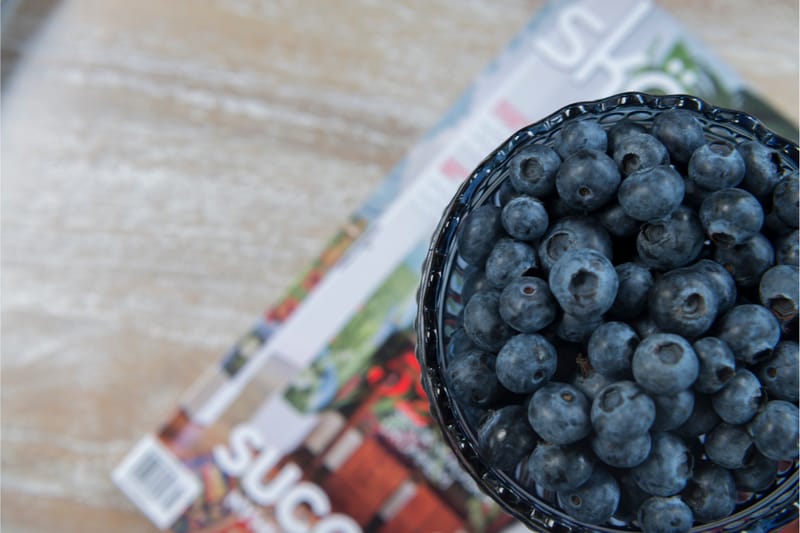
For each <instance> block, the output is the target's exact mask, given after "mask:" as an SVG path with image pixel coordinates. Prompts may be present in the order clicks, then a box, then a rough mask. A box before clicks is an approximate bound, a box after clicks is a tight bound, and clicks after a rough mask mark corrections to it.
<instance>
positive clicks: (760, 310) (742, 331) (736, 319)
mask: <svg viewBox="0 0 800 533" xmlns="http://www.w3.org/2000/svg"><path fill="white" fill-rule="evenodd" d="M717 336H718V337H719V338H720V339H722V340H723V341H725V343H726V344H727V345H728V346H730V348H731V350H732V351H733V355H734V356H735V357H736V359H737V360H738V361H742V362H744V363H746V364H752V363H755V362H757V361H758V360H759V359H763V358H765V357H767V356H769V354H770V352H772V349H773V348H775V345H776V344H778V341H779V340H780V337H781V329H780V324H779V323H778V319H776V318H775V317H774V316H773V314H772V313H771V312H770V311H769V310H768V309H767V308H766V307H764V306H761V305H755V304H743V305H737V306H736V307H734V308H733V309H731V310H730V311H728V312H727V313H725V315H724V316H723V317H722V319H721V320H720V325H719V332H718V335H717Z"/></svg>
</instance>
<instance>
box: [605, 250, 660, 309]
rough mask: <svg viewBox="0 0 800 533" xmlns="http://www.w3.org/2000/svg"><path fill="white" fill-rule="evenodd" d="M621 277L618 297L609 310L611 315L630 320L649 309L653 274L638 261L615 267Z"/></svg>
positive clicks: (618, 276)
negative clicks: (648, 301)
mask: <svg viewBox="0 0 800 533" xmlns="http://www.w3.org/2000/svg"><path fill="white" fill-rule="evenodd" d="M614 270H616V271H617V278H618V279H619V288H618V289H617V297H616V298H615V299H614V303H613V304H612V305H611V309H609V310H608V314H609V316H611V317H613V318H616V319H619V320H630V319H632V318H636V317H639V316H641V315H642V314H643V313H644V312H645V311H646V310H647V296H648V293H649V292H650V287H652V286H653V274H651V273H650V269H649V268H647V267H646V266H643V265H640V264H638V263H621V264H619V265H617V266H616V267H614Z"/></svg>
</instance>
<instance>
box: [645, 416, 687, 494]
mask: <svg viewBox="0 0 800 533" xmlns="http://www.w3.org/2000/svg"><path fill="white" fill-rule="evenodd" d="M651 439H652V448H651V450H650V455H649V456H648V457H647V459H645V460H644V462H643V463H641V464H640V465H638V466H635V467H633V470H632V474H633V479H634V481H636V484H637V485H639V487H640V488H641V489H642V490H643V491H645V492H647V493H648V494H652V495H653V496H673V495H675V494H678V493H679V492H680V491H681V490H683V488H684V487H685V486H686V482H687V481H688V480H689V478H690V477H692V469H693V466H694V460H693V458H692V454H691V453H690V452H689V448H688V447H687V446H686V443H685V442H684V441H683V439H681V438H680V437H679V436H677V435H675V434H673V433H669V432H665V431H664V432H657V433H653V434H652V435H651Z"/></svg>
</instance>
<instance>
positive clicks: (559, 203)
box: [546, 196, 585, 220]
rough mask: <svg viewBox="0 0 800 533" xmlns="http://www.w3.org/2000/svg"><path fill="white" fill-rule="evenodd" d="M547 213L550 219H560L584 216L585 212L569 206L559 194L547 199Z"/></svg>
mask: <svg viewBox="0 0 800 533" xmlns="http://www.w3.org/2000/svg"><path fill="white" fill-rule="evenodd" d="M546 207H547V215H548V216H549V217H550V220H560V219H562V218H564V217H574V216H584V215H585V213H583V211H581V210H580V209H575V208H574V207H572V206H570V205H569V204H568V203H567V202H566V201H565V200H564V199H563V198H561V197H560V196H555V197H550V198H548V200H547V206H546Z"/></svg>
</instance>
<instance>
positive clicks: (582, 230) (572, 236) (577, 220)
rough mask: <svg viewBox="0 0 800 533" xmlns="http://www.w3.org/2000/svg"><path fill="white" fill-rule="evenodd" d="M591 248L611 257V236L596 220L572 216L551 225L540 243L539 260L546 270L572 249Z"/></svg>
mask: <svg viewBox="0 0 800 533" xmlns="http://www.w3.org/2000/svg"><path fill="white" fill-rule="evenodd" d="M579 248H591V249H593V250H597V251H598V252H600V253H601V254H603V255H605V256H606V257H608V258H609V259H611V252H612V248H611V237H609V235H608V232H607V231H606V230H605V229H604V228H603V227H602V226H600V225H599V224H597V223H596V222H595V221H594V220H592V219H590V218H587V217H579V216H570V217H565V218H562V219H560V220H557V221H556V222H555V223H554V224H552V225H551V226H550V229H549V230H547V233H546V234H545V236H544V237H543V238H542V240H541V242H540V244H539V249H538V251H539V254H538V255H539V261H540V262H541V264H542V268H543V269H544V270H545V271H549V270H550V268H552V266H553V265H554V264H555V262H556V261H558V260H559V259H560V258H561V256H562V255H564V254H565V253H566V252H568V251H570V250H577V249H579Z"/></svg>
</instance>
